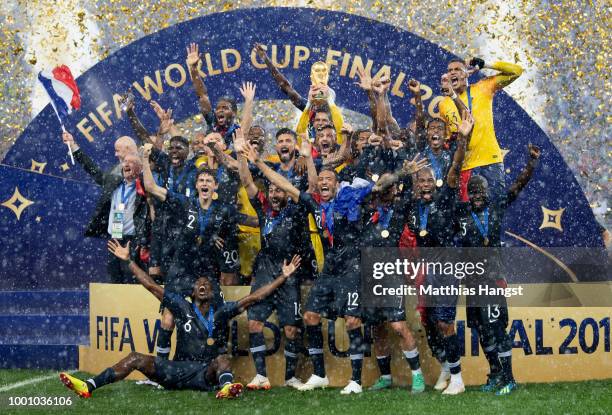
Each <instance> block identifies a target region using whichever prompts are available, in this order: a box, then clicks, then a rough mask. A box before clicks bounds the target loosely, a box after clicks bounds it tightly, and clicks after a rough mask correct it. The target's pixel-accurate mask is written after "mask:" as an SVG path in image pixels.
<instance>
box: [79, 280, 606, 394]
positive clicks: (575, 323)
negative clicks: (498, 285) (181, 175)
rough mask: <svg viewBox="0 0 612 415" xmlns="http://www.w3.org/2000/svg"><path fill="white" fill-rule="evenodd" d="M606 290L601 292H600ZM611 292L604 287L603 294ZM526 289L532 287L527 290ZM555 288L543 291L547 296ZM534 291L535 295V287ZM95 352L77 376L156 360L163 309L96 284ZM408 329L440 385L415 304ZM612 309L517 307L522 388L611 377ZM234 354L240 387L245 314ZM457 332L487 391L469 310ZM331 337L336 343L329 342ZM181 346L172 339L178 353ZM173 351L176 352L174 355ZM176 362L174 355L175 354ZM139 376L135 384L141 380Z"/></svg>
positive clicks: (276, 337)
mask: <svg viewBox="0 0 612 415" xmlns="http://www.w3.org/2000/svg"><path fill="white" fill-rule="evenodd" d="M599 285H601V286H602V287H598V286H599ZM604 286H605V287H604ZM524 287H526V285H524ZM549 288H550V287H547V288H545V287H541V288H540V289H541V290H543V292H545V291H546V290H548V289H549ZM598 288H601V289H606V290H609V289H610V286H609V285H608V284H593V285H592V287H590V289H592V290H594V291H597V290H598ZM528 289H530V290H532V291H533V290H534V289H537V287H536V288H532V287H529V288H528ZM249 290H250V288H249V287H224V288H223V291H224V295H225V298H226V299H228V300H236V299H239V298H241V297H243V296H245V295H247V294H248V293H249ZM89 296H90V297H89V310H90V311H89V312H90V319H89V324H90V346H80V347H79V369H80V370H82V371H86V372H91V373H97V372H100V371H102V370H103V369H105V368H106V367H109V366H111V365H113V364H115V363H116V362H117V361H118V360H119V359H121V358H122V357H124V356H126V355H127V354H128V353H129V352H131V351H136V352H140V353H145V354H155V339H156V335H157V330H159V314H158V310H159V302H158V301H157V299H156V298H155V297H153V295H151V294H150V293H149V292H147V291H146V290H145V289H144V288H143V287H141V286H137V285H113V284H90V287H89ZM407 310H408V324H409V325H410V327H411V328H412V330H413V332H414V333H415V335H416V338H417V342H418V348H419V351H420V354H421V365H422V367H423V372H424V375H425V379H426V381H427V383H428V384H431V383H433V382H435V379H436V378H437V375H438V374H439V365H438V363H437V362H436V361H435V359H434V358H432V356H431V353H430V351H429V348H428V347H427V342H426V340H425V333H424V330H423V329H422V327H421V326H420V322H419V320H418V316H417V315H416V312H414V304H412V303H410V302H408V305H407ZM610 310H611V309H610V308H609V307H537V308H527V307H514V308H510V310H509V311H510V322H511V323H510V330H511V334H512V336H513V339H514V342H515V345H514V347H515V348H514V349H513V364H514V372H515V376H516V378H517V380H518V382H558V381H577V380H588V379H606V378H610V377H612V359H610ZM326 323H327V321H326V320H324V324H323V328H324V338H325V348H324V350H325V364H326V369H327V374H328V377H329V379H330V383H331V385H332V386H344V385H346V383H347V381H348V379H349V378H350V374H351V369H350V362H349V359H348V358H344V357H338V355H342V353H343V352H346V351H347V350H348V336H347V335H346V332H345V330H344V321H343V320H342V319H339V320H337V321H336V322H335V323H330V324H329V326H330V328H331V330H328V324H326ZM277 324H278V323H277V320H276V317H275V316H273V317H272V318H271V319H270V321H269V322H267V324H266V328H265V329H264V334H265V336H266V343H267V346H268V350H271V349H272V350H273V347H274V344H275V343H276V344H277V346H278V349H277V350H276V352H275V353H274V354H272V355H270V356H268V357H267V359H266V362H267V368H268V377H269V378H270V380H271V382H272V383H273V385H280V384H282V383H283V382H284V369H285V364H284V355H283V350H284V349H283V342H282V341H281V337H282V336H281V330H280V329H279V328H278V326H277ZM232 325H233V327H232V330H231V331H232V334H231V336H230V343H231V345H230V347H229V349H230V350H231V351H232V356H233V357H232V368H233V371H234V375H235V377H236V378H237V380H238V381H240V382H243V383H244V382H248V381H249V380H250V379H251V378H252V377H253V376H254V375H255V368H254V365H253V361H252V358H251V356H249V355H248V348H249V336H248V328H247V320H246V313H243V314H242V315H240V316H238V317H236V319H235V320H234V321H233V322H232ZM457 331H458V334H459V337H460V338H461V339H463V345H464V351H465V355H464V356H463V357H462V360H461V366H462V370H463V379H464V381H465V383H466V384H468V385H471V384H482V383H484V382H485V380H486V373H487V368H488V366H487V363H486V360H485V358H484V355H483V353H482V350H480V349H479V346H478V343H477V341H476V337H475V336H474V335H473V334H472V333H471V329H469V328H467V327H466V325H465V307H463V306H459V307H458V310H457ZM389 334H390V338H391V347H392V350H393V353H392V362H393V363H392V374H393V379H394V382H395V383H396V384H398V385H407V384H408V383H409V379H410V369H409V367H408V365H407V363H406V361H405V360H404V358H403V356H402V353H401V349H400V347H399V345H398V341H397V338H396V336H395V335H394V334H393V333H391V332H390V331H389ZM330 335H331V336H332V338H333V339H334V341H333V344H332V345H331V347H330V345H329V343H328V338H329V336H330ZM175 345H176V340H175V338H174V336H173V339H172V346H173V349H174V346H175ZM173 352H174V350H173ZM171 356H172V354H171ZM311 373H312V367H311V364H310V363H307V359H304V358H302V357H300V364H299V366H298V370H297V375H298V376H299V377H301V378H302V379H306V378H307V377H308V376H309V375H310V374H311ZM378 375H379V374H378V368H377V365H376V359H375V357H374V353H373V352H372V357H366V359H365V361H364V371H363V382H364V385H370V384H371V383H373V382H374V380H375V379H376V378H377V377H378ZM142 378H143V376H142V375H141V374H140V373H137V372H135V373H134V374H132V375H131V376H130V379H142Z"/></svg>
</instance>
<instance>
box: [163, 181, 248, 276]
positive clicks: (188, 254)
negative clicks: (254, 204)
mask: <svg viewBox="0 0 612 415" xmlns="http://www.w3.org/2000/svg"><path fill="white" fill-rule="evenodd" d="M164 205H166V209H167V211H168V212H171V214H172V216H173V218H174V220H175V221H176V223H177V227H178V229H179V230H180V233H179V234H178V236H177V237H176V239H175V240H174V245H175V250H174V255H173V257H172V260H171V266H170V269H169V271H168V274H169V275H170V276H177V275H181V276H185V275H191V276H199V275H210V273H211V272H214V270H215V269H216V265H215V264H217V263H218V258H217V257H218V256H221V255H222V252H221V250H219V249H217V248H216V246H215V239H216V238H217V237H219V238H221V239H223V240H227V239H228V238H229V236H230V235H232V234H233V233H235V231H236V226H237V225H236V218H237V214H236V208H235V207H234V206H233V205H228V204H224V203H221V202H220V201H218V200H215V201H213V202H212V203H211V205H210V207H209V208H208V209H206V210H205V209H202V208H201V207H200V205H199V201H198V199H196V198H189V199H187V198H185V197H183V196H181V195H177V194H175V193H172V192H168V193H167V194H166V200H165V202H164Z"/></svg>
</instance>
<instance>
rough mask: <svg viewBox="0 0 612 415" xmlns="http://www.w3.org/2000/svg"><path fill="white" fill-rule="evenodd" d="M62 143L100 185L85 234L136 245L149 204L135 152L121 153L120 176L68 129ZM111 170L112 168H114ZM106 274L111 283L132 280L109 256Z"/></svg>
mask: <svg viewBox="0 0 612 415" xmlns="http://www.w3.org/2000/svg"><path fill="white" fill-rule="evenodd" d="M62 138H63V140H64V143H67V144H69V145H70V148H71V149H72V152H73V154H74V159H75V160H76V161H77V162H78V163H79V164H80V165H81V166H82V167H83V169H84V170H85V171H86V172H87V173H88V174H89V175H90V176H91V177H92V178H93V179H94V181H95V182H96V184H98V185H99V186H100V187H101V188H102V194H101V196H100V199H99V200H98V202H97V204H96V209H95V211H94V215H93V217H92V219H91V220H90V222H89V224H88V225H87V230H86V231H85V236H88V237H96V238H111V237H112V238H117V239H119V240H121V241H123V242H127V241H132V240H134V242H132V245H133V246H135V247H136V246H137V245H138V244H139V242H140V239H141V237H142V236H146V232H147V231H146V228H147V216H148V205H147V200H146V196H145V193H144V190H143V186H142V183H141V179H140V174H141V171H142V162H141V160H140V157H139V156H138V154H137V153H129V154H127V155H124V156H123V160H122V161H121V167H122V169H121V174H122V175H121V176H117V175H115V174H113V171H112V170H110V171H102V169H101V168H100V167H99V166H98V165H97V164H96V163H95V162H94V161H93V160H92V159H91V158H90V157H89V156H88V155H87V154H85V153H84V152H83V151H81V150H80V149H79V146H78V145H77V144H76V142H75V141H74V137H73V136H72V134H70V133H69V132H64V133H63V135H62ZM113 170H114V169H113ZM107 274H108V276H109V278H110V281H111V282H112V283H114V284H126V283H135V282H136V280H135V279H134V276H133V275H132V272H131V271H130V270H129V268H128V267H126V266H125V265H123V264H122V263H121V261H119V260H117V258H116V257H115V256H114V255H109V258H108V264H107Z"/></svg>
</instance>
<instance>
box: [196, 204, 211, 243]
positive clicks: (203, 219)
mask: <svg viewBox="0 0 612 415" xmlns="http://www.w3.org/2000/svg"><path fill="white" fill-rule="evenodd" d="M196 203H197V204H198V223H199V224H200V236H204V231H205V230H206V226H208V221H209V219H210V215H211V213H212V211H213V206H214V204H215V202H212V203H211V204H210V207H209V208H208V209H207V210H206V213H205V214H204V215H202V208H201V206H200V201H199V200H196Z"/></svg>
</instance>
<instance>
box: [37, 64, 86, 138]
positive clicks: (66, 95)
mask: <svg viewBox="0 0 612 415" xmlns="http://www.w3.org/2000/svg"><path fill="white" fill-rule="evenodd" d="M38 80H39V81H40V83H41V84H42V85H43V86H44V87H45V90H46V91H47V94H48V95H49V98H50V99H51V105H53V108H54V109H55V113H56V114H57V117H58V118H59V121H60V123H61V124H62V126H63V125H64V121H65V120H66V118H67V117H68V114H70V113H71V112H72V110H73V109H74V110H78V109H79V108H80V107H81V95H80V94H79V88H78V87H77V84H76V82H75V81H74V78H73V76H72V73H71V72H70V69H69V68H68V67H67V66H66V65H61V66H58V67H56V68H55V69H53V71H51V72H49V71H40V72H39V73H38Z"/></svg>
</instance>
